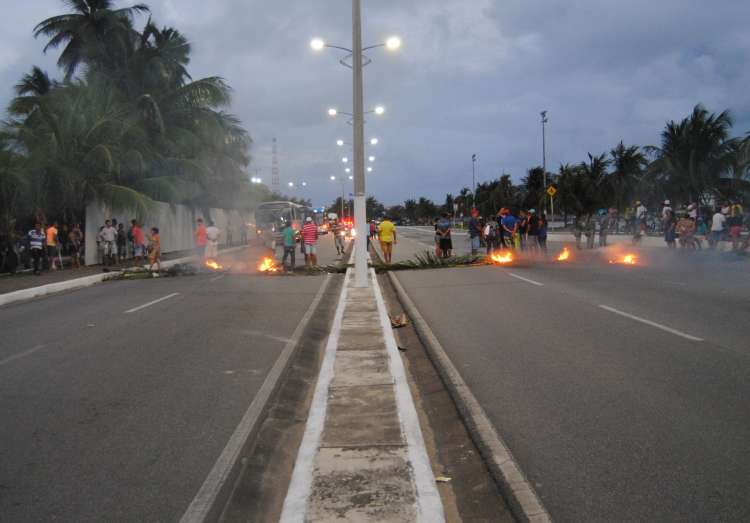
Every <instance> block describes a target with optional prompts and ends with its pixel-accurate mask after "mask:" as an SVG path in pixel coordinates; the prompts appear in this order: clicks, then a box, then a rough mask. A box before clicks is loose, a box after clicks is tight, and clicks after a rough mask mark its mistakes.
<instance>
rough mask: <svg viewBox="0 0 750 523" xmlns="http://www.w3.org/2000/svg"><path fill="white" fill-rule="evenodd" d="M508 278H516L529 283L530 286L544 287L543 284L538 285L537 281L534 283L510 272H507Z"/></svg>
mask: <svg viewBox="0 0 750 523" xmlns="http://www.w3.org/2000/svg"><path fill="white" fill-rule="evenodd" d="M508 276H513V277H514V278H516V279H518V280H522V281H525V282H526V283H530V284H532V285H536V286H537V287H544V284H543V283H539V282H538V281H534V280H530V279H528V278H524V277H523V276H519V275H518V274H514V273H512V272H509V273H508Z"/></svg>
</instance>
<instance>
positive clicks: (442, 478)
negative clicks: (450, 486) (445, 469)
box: [435, 476, 453, 483]
mask: <svg viewBox="0 0 750 523" xmlns="http://www.w3.org/2000/svg"><path fill="white" fill-rule="evenodd" d="M452 479H453V478H449V477H448V476H437V477H436V478H435V481H437V482H438V483H450V481H451V480H452Z"/></svg>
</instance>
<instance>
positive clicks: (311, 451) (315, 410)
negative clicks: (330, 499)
mask: <svg viewBox="0 0 750 523" xmlns="http://www.w3.org/2000/svg"><path fill="white" fill-rule="evenodd" d="M353 257H354V252H353V251H352V258H353ZM352 274H353V273H352V269H351V268H349V269H347V270H346V276H344V283H343V285H342V286H341V295H340V296H339V303H338V305H337V306H336V313H335V315H334V317H333V324H332V325H331V332H330V334H329V335H328V342H327V343H326V350H325V356H323V364H322V365H321V366H320V372H319V373H318V383H317V384H316V385H315V392H314V395H313V400H312V404H311V405H310V413H309V415H308V416H307V424H306V425H305V434H304V436H303V437H302V443H301V444H300V446H299V450H298V451H297V460H296V461H295V463H294V472H292V480H291V481H290V482H289V489H288V490H287V492H286V497H285V498H284V506H283V508H282V510H281V517H280V518H279V521H280V522H281V523H297V522H300V521H306V512H307V500H308V499H309V497H310V491H311V489H312V480H313V471H314V469H315V457H316V456H317V454H318V446H319V445H320V438H321V436H322V435H323V426H324V424H325V421H326V411H327V410H328V387H329V386H330V385H331V381H332V380H333V376H334V372H333V364H334V362H335V360H336V349H337V348H338V344H339V336H340V335H341V324H342V322H343V318H344V308H345V307H346V295H347V288H348V286H349V280H350V279H351V277H352Z"/></svg>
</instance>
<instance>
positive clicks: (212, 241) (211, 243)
mask: <svg viewBox="0 0 750 523" xmlns="http://www.w3.org/2000/svg"><path fill="white" fill-rule="evenodd" d="M220 237H221V231H220V230H219V228H218V227H217V226H216V225H214V222H213V221H211V220H209V221H208V227H206V259H207V260H216V258H218V257H219V238H220Z"/></svg>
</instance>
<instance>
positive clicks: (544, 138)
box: [539, 111, 555, 219]
mask: <svg viewBox="0 0 750 523" xmlns="http://www.w3.org/2000/svg"><path fill="white" fill-rule="evenodd" d="M539 114H541V116H542V170H543V171H544V192H545V198H546V197H547V133H546V127H545V126H546V124H547V121H548V120H547V111H542V112H541V113H539ZM549 204H550V213H549V214H550V216H549V217H550V219H551V218H552V214H553V213H554V212H555V203H554V202H553V199H552V197H551V196H550V197H549Z"/></svg>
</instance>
